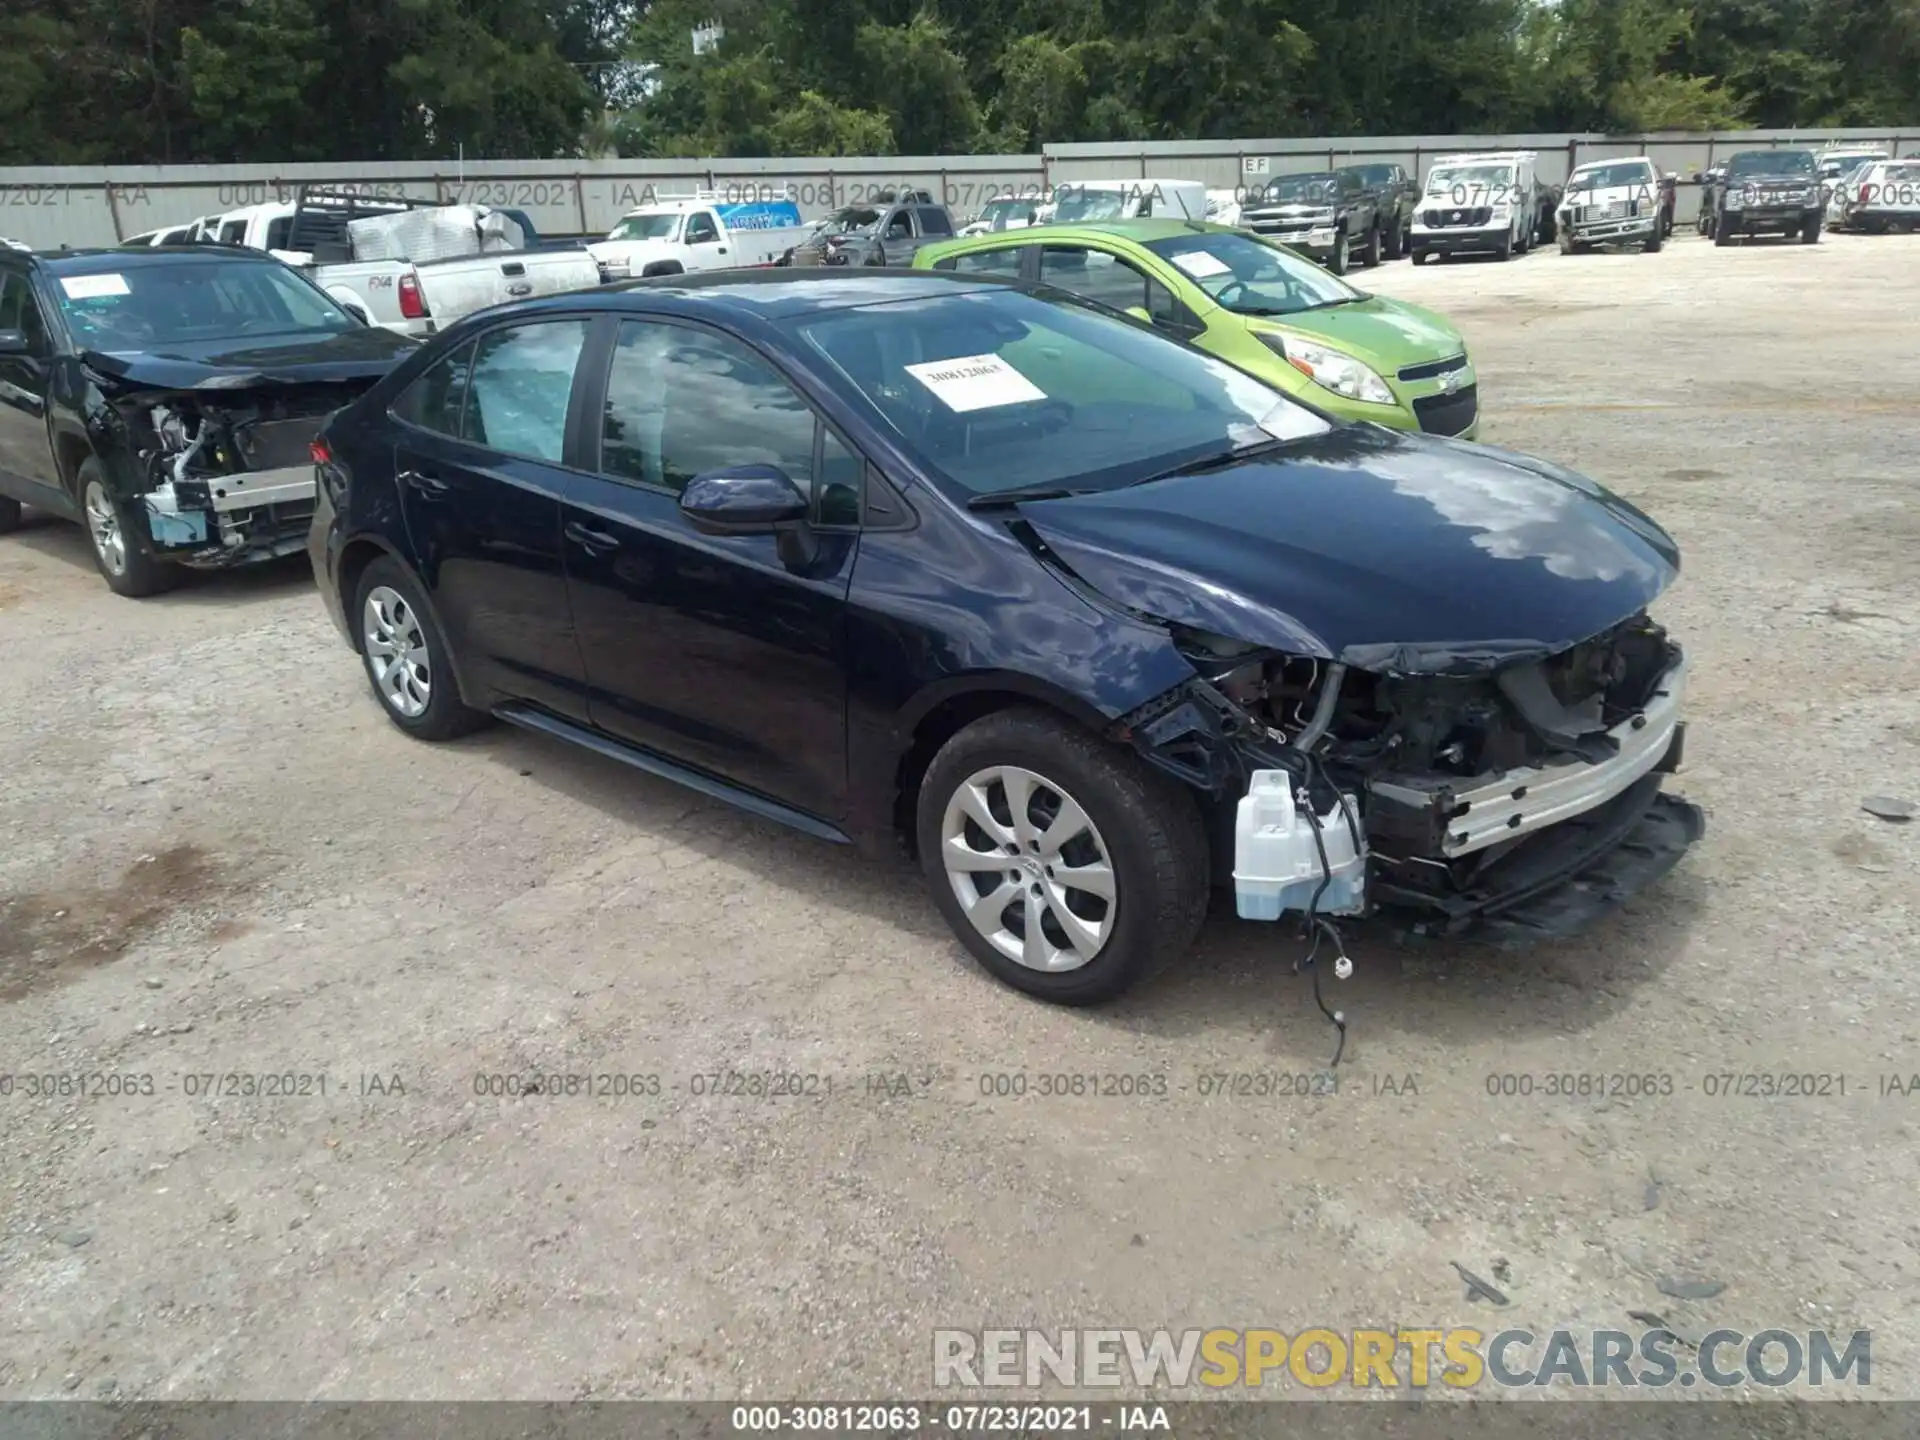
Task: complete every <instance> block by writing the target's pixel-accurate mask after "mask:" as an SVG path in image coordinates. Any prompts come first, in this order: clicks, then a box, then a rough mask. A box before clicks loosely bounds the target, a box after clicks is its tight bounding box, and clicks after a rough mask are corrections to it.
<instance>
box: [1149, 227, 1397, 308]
mask: <svg viewBox="0 0 1920 1440" xmlns="http://www.w3.org/2000/svg"><path fill="white" fill-rule="evenodd" d="M1146 248H1147V249H1149V250H1151V251H1153V253H1154V254H1156V255H1158V256H1159V257H1160V258H1161V259H1162V260H1165V261H1167V262H1168V263H1169V264H1171V265H1175V266H1177V267H1178V268H1179V269H1180V270H1182V271H1183V272H1185V274H1186V275H1187V277H1188V278H1189V279H1191V280H1192V281H1193V283H1194V284H1196V285H1198V286H1199V287H1200V288H1201V289H1202V290H1204V291H1206V292H1207V294H1208V296H1209V297H1210V298H1212V299H1213V300H1214V301H1215V302H1216V303H1218V304H1220V305H1222V306H1224V307H1226V308H1227V309H1229V310H1231V311H1233V312H1234V313H1235V314H1239V315H1291V314H1294V313H1295V312H1297V311H1301V310H1324V309H1326V308H1328V307H1329V306H1333V305H1347V304H1351V303H1352V302H1353V301H1355V300H1364V299H1365V298H1366V296H1365V295H1364V294H1363V293H1362V292H1360V291H1358V290H1356V289H1354V288H1353V287H1352V286H1351V285H1349V284H1347V283H1346V281H1344V280H1342V279H1340V278H1339V277H1338V276H1336V275H1334V274H1332V273H1331V272H1329V271H1327V270H1323V269H1321V268H1320V266H1318V265H1315V264H1314V263H1313V262H1312V261H1310V260H1306V259H1303V258H1302V257H1300V256H1298V255H1296V254H1294V253H1293V252H1292V251H1291V250H1288V249H1285V248H1284V247H1282V246H1279V245H1273V244H1269V243H1267V242H1266V241H1265V240H1261V239H1258V238H1257V237H1255V236H1252V235H1247V234H1244V233H1242V232H1240V231H1236V230H1220V231H1206V232H1203V233H1202V234H1198V235H1179V236H1175V237H1174V238H1173V239H1171V240H1156V241H1154V242H1153V243H1152V244H1150V245H1148V246H1147V247H1146Z"/></svg>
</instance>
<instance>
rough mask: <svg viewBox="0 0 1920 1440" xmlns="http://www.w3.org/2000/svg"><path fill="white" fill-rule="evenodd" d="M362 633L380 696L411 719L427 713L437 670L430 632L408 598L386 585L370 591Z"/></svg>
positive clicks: (395, 709)
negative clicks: (432, 659) (423, 627)
mask: <svg viewBox="0 0 1920 1440" xmlns="http://www.w3.org/2000/svg"><path fill="white" fill-rule="evenodd" d="M361 633H362V635H363V637H364V639H365V642H366V648H367V668H368V670H370V671H371V672H372V674H373V684H374V688H375V689H377V690H378V691H379V692H380V698H381V699H382V700H384V701H385V702H386V703H387V705H388V707H389V708H390V709H391V710H392V711H393V712H394V714H396V715H400V716H403V717H405V718H406V719H408V720H414V719H417V718H419V717H420V716H421V715H423V714H425V713H426V709H427V702H428V701H429V700H431V699H432V698H433V671H432V668H431V667H430V666H429V665H428V663H427V637H426V633H425V632H424V631H423V630H421V628H420V618H419V617H418V616H417V615H415V614H414V613H413V607H412V606H411V605H409V604H407V600H406V597H405V596H404V595H402V594H401V593H400V592H399V591H398V590H394V589H391V588H389V587H388V586H385V585H376V586H375V587H374V588H373V589H371V590H369V591H368V592H367V603H366V607H365V610H364V611H363V613H362V616H361Z"/></svg>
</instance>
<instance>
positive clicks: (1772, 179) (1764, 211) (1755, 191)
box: [1713, 150, 1826, 245]
mask: <svg viewBox="0 0 1920 1440" xmlns="http://www.w3.org/2000/svg"><path fill="white" fill-rule="evenodd" d="M1820 197H1821V188H1820V172H1819V167H1818V164H1817V162H1816V161H1815V160H1814V156H1813V152H1812V151H1811V150H1742V151H1741V152H1740V153H1739V154H1738V155H1735V156H1734V157H1733V158H1732V159H1731V160H1729V161H1727V168H1726V171H1725V173H1724V174H1723V175H1722V176H1721V179H1720V183H1719V184H1718V185H1717V186H1715V188H1714V197H1713V243H1714V244H1716V245H1731V244H1732V243H1733V242H1734V241H1735V240H1737V239H1739V238H1740V237H1741V236H1743V235H1798V236H1799V237H1800V243H1801V244H1803V245H1816V244H1818V243H1819V241H1820V222H1821V220H1822V219H1823V218H1824V217H1825V214H1826V206H1825V203H1824V202H1823V201H1822V200H1821V198H1820Z"/></svg>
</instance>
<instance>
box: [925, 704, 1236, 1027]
mask: <svg viewBox="0 0 1920 1440" xmlns="http://www.w3.org/2000/svg"><path fill="white" fill-rule="evenodd" d="M915 831H916V838H917V840H918V848H919V852H920V864H921V869H922V870H923V871H924V872H925V875H926V878H927V883H928V884H929V885H930V886H931V887H932V888H933V893H934V900H935V903H936V904H938V905H939V907H940V912H941V914H942V915H943V916H945V918H946V921H947V923H948V924H949V925H950V926H952V928H953V931H954V933H955V934H956V935H958V936H959V937H960V940H961V942H962V943H963V944H964V945H965V946H966V947H967V949H968V950H969V951H971V952H972V954H973V956H974V958H975V959H976V960H978V961H979V962H980V964H981V965H982V966H983V967H984V968H985V969H986V970H987V971H988V972H989V973H990V974H992V975H993V976H994V978H996V979H998V980H1000V981H1003V982H1004V983H1006V984H1008V985H1010V986H1012V987H1013V988H1014V989H1016V990H1020V991H1023V992H1025V993H1026V994H1028V995H1033V996H1036V997H1038V998H1039V999H1042V1000H1047V1001H1051V1002H1052V1003H1054V1004H1057V1005H1096V1004H1100V1003H1102V1002H1104V1001H1107V1000H1111V999H1113V998H1114V997H1115V996H1117V995H1119V994H1121V993H1122V992H1123V991H1125V990H1127V989H1128V988H1129V987H1131V986H1132V985H1134V984H1135V983H1137V982H1138V981H1139V980H1141V979H1142V978H1143V977H1145V976H1146V975H1148V974H1151V973H1153V972H1154V971H1156V970H1158V969H1159V968H1160V967H1161V966H1163V965H1165V964H1168V963H1171V962H1172V961H1173V960H1175V959H1178V958H1179V957H1180V956H1181V955H1182V954H1184V953H1185V952H1186V950H1187V948H1188V947H1189V946H1190V945H1191V944H1192V943H1193V938H1194V936H1195V935H1196V934H1197V933H1198V931H1199V929H1200V924H1201V921H1202V920H1203V919H1204V918H1205V916H1206V909H1207V899H1208V868H1207V841H1206V834H1205V831H1204V829H1203V827H1202V825H1201V821H1200V812H1199V809H1198V807H1197V806H1196V804H1195V803H1194V800H1193V798H1192V796H1190V795H1189V794H1188V793H1187V792H1185V791H1184V790H1182V789H1180V788H1179V786H1178V785H1176V784H1175V783H1174V782H1173V781H1172V780H1170V779H1168V778H1167V777H1165V776H1162V775H1160V774H1158V773H1157V772H1155V771H1153V770H1151V769H1150V768H1148V767H1147V766H1146V765H1145V764H1144V763H1143V762H1141V761H1140V760H1138V759H1137V758H1135V757H1134V756H1133V755H1131V754H1130V753H1128V752H1126V751H1124V750H1119V749H1116V748H1115V747H1113V746H1112V745H1109V744H1108V743H1106V742H1105V741H1102V740H1100V739H1098V738H1097V737H1096V736H1094V735H1092V734H1090V733H1089V732H1088V731H1086V730H1084V729H1082V728H1080V727H1079V726H1076V725H1073V724H1071V723H1069V722H1068V721H1066V720H1063V719H1061V718H1059V717H1057V716H1055V715H1053V714H1051V713H1049V712H1046V711H1042V710H1034V709H1027V708H1021V709H1012V710H1002V711H999V712H997V713H995V714H992V715H989V716H986V717H985V718H984V719H981V720H976V721H975V722H974V723H973V724H971V725H969V726H967V727H966V728H965V729H963V730H961V731H960V732H959V733H958V734H956V735H955V736H954V737H953V738H952V739H951V740H949V741H948V742H947V743H946V745H944V746H943V747H942V748H941V750H940V753H939V754H937V755H936V756H934V759H933V763H932V764H931V765H930V766H928V768H927V773H926V776H925V778H924V779H923V780H922V782H921V786H920V793H919V796H918V799H917V803H916V817H915Z"/></svg>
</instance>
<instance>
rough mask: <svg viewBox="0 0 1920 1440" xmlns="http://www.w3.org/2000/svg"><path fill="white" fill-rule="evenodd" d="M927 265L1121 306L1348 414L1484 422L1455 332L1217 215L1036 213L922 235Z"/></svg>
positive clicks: (1463, 426) (1460, 424) (1471, 428)
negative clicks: (1038, 222)
mask: <svg viewBox="0 0 1920 1440" xmlns="http://www.w3.org/2000/svg"><path fill="white" fill-rule="evenodd" d="M913 263H914V267H915V268H916V269H921V270H952V271H955V272H957V273H959V274H964V275H1001V276H1006V277H1008V278H1012V279H1020V280H1028V281H1035V282H1038V283H1041V284H1046V285H1051V286H1054V287H1055V288H1057V289H1061V290H1067V291H1071V292H1072V293H1074V294H1076V295H1080V296H1083V297H1085V298H1086V299H1089V300H1092V301H1095V302H1097V303H1098V304H1101V305H1105V306H1108V307H1110V308H1112V309H1115V310H1124V311H1127V312H1128V313H1130V314H1132V315H1133V316H1135V317H1136V318H1137V319H1140V320H1144V321H1147V322H1148V323H1150V324H1152V325H1153V326H1154V327H1155V328H1156V329H1158V330H1161V331H1164V332H1165V333H1167V334H1169V335H1173V336H1176V337H1177V338H1179V339H1181V340H1185V341H1187V342H1188V343H1190V344H1193V345H1195V346H1198V347H1199V348H1200V349H1202V350H1205V351H1206V352H1207V353H1209V354H1211V355H1217V356H1218V357H1219V358H1220V359H1222V360H1225V361H1227V362H1228V363H1229V364H1232V365H1236V366H1238V367H1239V368H1240V369H1242V370H1245V371H1246V372H1247V373H1248V374H1250V375H1253V376H1256V377H1257V378H1259V379H1261V380H1264V381H1266V383H1267V384H1269V385H1272V386H1274V387H1275V388H1276V389H1279V390H1284V391H1285V392H1287V393H1288V394H1289V395H1296V396H1298V397H1299V398H1300V399H1302V400H1304V401H1306V402H1307V403H1308V404H1310V405H1313V406H1315V407H1317V408H1318V409H1320V410H1323V411H1326V412H1328V413H1330V414H1333V415H1335V416H1338V417H1340V418H1341V419H1346V420H1373V421H1377V422H1378V423H1379V424H1382V425H1391V426H1394V427H1395V428H1397V429H1401V430H1424V431H1426V432H1427V433H1428V434H1432V435H1453V436H1458V437H1459V438H1461V439H1466V440H1471V439H1472V438H1473V437H1474V435H1475V434H1476V432H1477V430H1478V428H1479V423H1480V411H1479V403H1480V402H1479V396H1478V393H1477V386H1476V384H1475V380H1474V373H1473V363H1472V361H1471V360H1470V359H1469V358H1468V356H1467V343H1466V341H1465V340H1463V339H1461V337H1460V332H1459V331H1458V330H1455V329H1454V328H1453V326H1451V325H1450V324H1448V323H1447V321H1446V320H1445V319H1444V318H1443V317H1441V316H1439V315H1436V314H1435V313H1434V312H1433V311H1431V310H1427V309H1423V308H1422V307H1420V306H1418V305H1409V304H1407V303H1406V302H1405V301H1404V300H1388V299H1386V298H1385V297H1383V296H1379V295H1369V294H1367V293H1366V292H1365V291H1362V290H1356V289H1354V288H1353V287H1352V286H1351V285H1349V284H1347V283H1346V281H1344V280H1342V279H1340V278H1339V277H1338V276H1337V275H1333V274H1331V273H1329V272H1328V271H1326V270H1323V269H1322V268H1321V267H1320V266H1318V265H1316V264H1314V263H1313V261H1311V260H1308V259H1306V258H1305V257H1304V256H1302V255H1300V254H1298V253H1296V252H1295V251H1293V250H1289V249H1288V248H1287V247H1286V246H1284V245H1280V244H1277V243H1275V242H1273V241H1270V240H1267V239H1264V238H1262V237H1261V236H1258V235H1254V234H1251V233H1250V232H1248V231H1245V230H1234V229H1230V228H1229V227H1227V226H1225V225H1209V224H1203V223H1201V222H1199V221H1192V220H1121V221H1113V222H1111V223H1107V224H1087V225H1044V226H1038V227H1035V228H1032V229H1027V230H1014V231H999V232H997V233H994V234H989V235H977V236H973V237H971V238H968V239H965V240H950V241H943V242H941V243H939V244H935V245H928V246H925V247H924V248H922V249H921V250H920V252H919V253H918V254H917V255H915V256H914V258H913Z"/></svg>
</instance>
